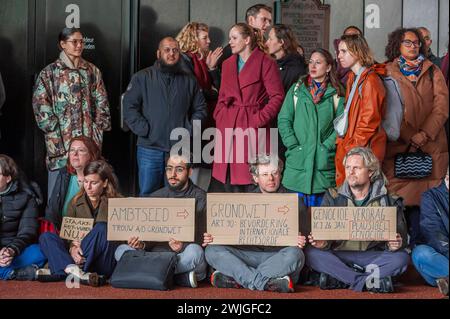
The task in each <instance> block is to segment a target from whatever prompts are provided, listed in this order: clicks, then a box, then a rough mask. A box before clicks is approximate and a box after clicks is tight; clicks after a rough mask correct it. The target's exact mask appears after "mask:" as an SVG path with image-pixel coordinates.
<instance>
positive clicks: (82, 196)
mask: <svg viewBox="0 0 450 319" xmlns="http://www.w3.org/2000/svg"><path fill="white" fill-rule="evenodd" d="M117 189H118V186H117V179H116V177H115V175H114V173H113V169H112V167H111V166H110V165H109V164H108V163H106V162H105V161H93V162H90V163H89V164H88V165H87V166H86V167H85V168H84V181H83V188H82V189H81V190H80V192H78V194H77V195H76V196H75V197H74V198H73V200H72V202H71V204H70V206H69V209H68V212H67V217H72V218H89V219H94V227H93V229H92V230H91V231H90V232H89V233H88V234H87V235H86V236H85V237H84V238H83V239H82V240H80V241H77V240H74V241H70V242H65V241H64V240H63V239H61V238H60V237H59V236H58V235H56V234H54V233H49V232H48V233H44V234H42V235H41V237H40V238H39V244H40V247H41V250H42V251H43V253H44V255H45V256H46V257H47V258H48V264H49V268H50V273H49V272H48V269H40V270H38V276H37V280H38V281H58V280H64V279H65V278H66V276H67V275H69V274H71V275H73V276H74V277H75V278H78V279H79V280H80V282H81V283H82V284H85V285H90V286H100V285H102V284H105V283H106V278H108V277H110V276H111V274H112V272H113V270H114V267H115V264H116V261H115V259H114V252H115V250H116V248H117V244H116V243H114V242H108V241H107V239H106V228H107V225H106V223H107V222H108V199H109V198H117V197H121V195H120V193H119V192H118V190H117ZM68 248H69V249H68Z"/></svg>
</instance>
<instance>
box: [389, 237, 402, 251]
mask: <svg viewBox="0 0 450 319" xmlns="http://www.w3.org/2000/svg"><path fill="white" fill-rule="evenodd" d="M402 243H403V239H402V236H401V235H400V234H397V238H396V239H395V240H391V241H388V248H389V250H390V251H397V250H399V249H400V248H401V247H402Z"/></svg>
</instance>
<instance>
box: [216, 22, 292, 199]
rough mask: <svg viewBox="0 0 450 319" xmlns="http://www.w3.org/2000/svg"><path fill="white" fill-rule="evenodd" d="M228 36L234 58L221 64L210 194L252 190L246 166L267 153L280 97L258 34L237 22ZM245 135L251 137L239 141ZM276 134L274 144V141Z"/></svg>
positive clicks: (279, 85) (273, 64)
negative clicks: (253, 158) (250, 161)
mask: <svg viewBox="0 0 450 319" xmlns="http://www.w3.org/2000/svg"><path fill="white" fill-rule="evenodd" d="M229 36H230V41H229V43H230V47H231V50H232V53H233V55H232V56H231V57H230V58H228V59H227V60H225V62H224V63H223V66H222V81H221V83H222V84H221V86H220V92H219V100H218V103H217V106H216V109H215V111H214V119H215V120H216V127H217V133H216V137H215V143H216V144H215V148H214V164H213V173H212V176H213V178H212V180H211V185H210V190H209V191H210V192H247V191H249V190H250V189H251V188H252V178H251V175H250V172H249V169H248V162H249V160H251V159H252V157H253V155H256V154H257V153H261V152H269V149H270V148H269V146H270V145H269V144H270V143H269V141H270V124H271V123H273V121H274V120H275V119H276V118H277V115H278V112H279V110H280V108H281V104H282V103H283V98H284V89H283V84H282V82H281V78H280V72H279V71H278V67H277V64H276V62H275V61H274V60H273V59H272V58H270V57H269V56H268V55H266V54H265V53H264V51H263V50H264V49H263V41H262V40H263V39H262V37H261V35H260V34H259V32H258V31H257V30H255V29H253V28H252V27H250V26H248V25H247V24H245V23H238V24H236V25H234V26H233V27H232V28H231V30H230V34H229ZM259 128H261V129H260V130H258V129H259ZM239 129H241V130H239ZM242 130H243V131H244V132H243V134H242ZM240 133H241V134H240ZM245 133H247V136H249V138H245V139H244V138H242V136H243V135H245ZM253 133H254V134H253ZM263 133H265V134H266V138H265V139H264V135H263ZM275 133H276V132H275ZM233 134H235V135H234V136H233ZM258 134H259V139H258ZM277 134H278V133H276V134H274V138H273V139H272V141H276V140H277V138H278V135H277ZM261 135H262V136H261ZM249 142H250V143H249ZM264 142H265V143H266V145H263V144H264ZM258 143H260V144H261V145H259V144H258ZM249 147H250V153H251V154H250V156H249ZM274 149H277V148H274Z"/></svg>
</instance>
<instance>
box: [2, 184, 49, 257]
mask: <svg viewBox="0 0 450 319" xmlns="http://www.w3.org/2000/svg"><path fill="white" fill-rule="evenodd" d="M39 193H40V190H38V189H36V184H26V183H25V182H22V181H19V180H16V181H14V182H13V183H12V185H11V187H10V189H9V190H8V191H7V192H6V193H5V194H3V195H0V248H2V247H5V246H6V247H10V248H12V249H13V250H14V251H15V252H16V256H18V255H20V254H21V253H22V251H23V250H24V249H25V248H26V247H27V246H29V245H30V244H32V243H34V242H36V239H37V236H38V230H39V223H38V219H37V218H38V215H39V213H38V202H40V201H41V200H42V198H40V197H41V194H39Z"/></svg>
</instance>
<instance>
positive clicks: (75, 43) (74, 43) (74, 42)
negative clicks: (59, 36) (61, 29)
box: [65, 40, 84, 47]
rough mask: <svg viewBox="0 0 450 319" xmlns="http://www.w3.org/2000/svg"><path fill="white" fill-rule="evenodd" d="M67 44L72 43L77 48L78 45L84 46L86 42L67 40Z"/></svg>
mask: <svg viewBox="0 0 450 319" xmlns="http://www.w3.org/2000/svg"><path fill="white" fill-rule="evenodd" d="M65 42H70V43H72V45H73V46H75V47H76V46H77V45H78V44H81V45H84V40H67V41H65Z"/></svg>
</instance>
